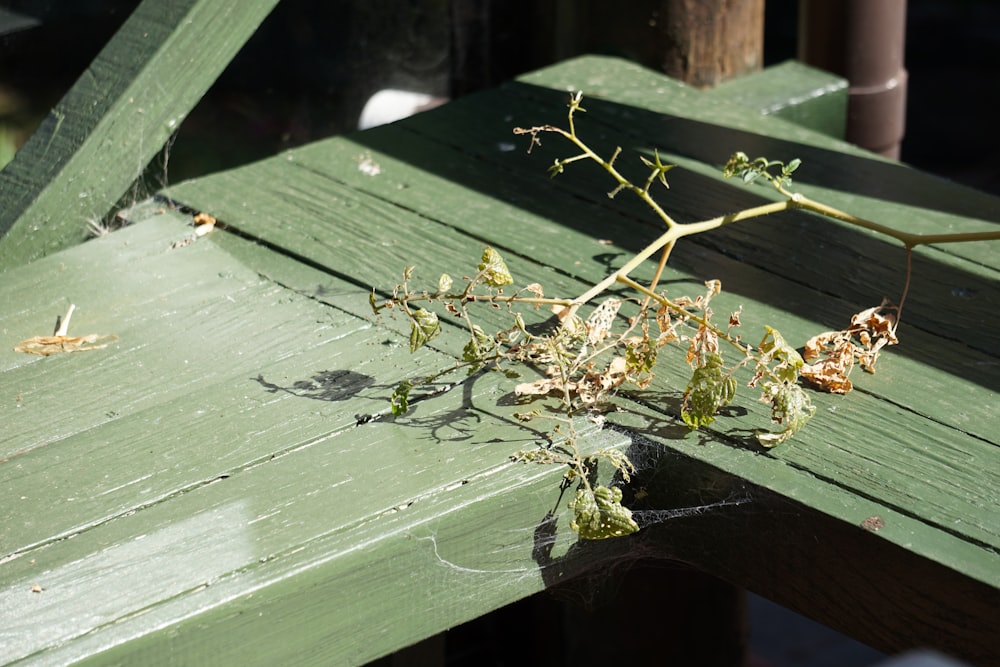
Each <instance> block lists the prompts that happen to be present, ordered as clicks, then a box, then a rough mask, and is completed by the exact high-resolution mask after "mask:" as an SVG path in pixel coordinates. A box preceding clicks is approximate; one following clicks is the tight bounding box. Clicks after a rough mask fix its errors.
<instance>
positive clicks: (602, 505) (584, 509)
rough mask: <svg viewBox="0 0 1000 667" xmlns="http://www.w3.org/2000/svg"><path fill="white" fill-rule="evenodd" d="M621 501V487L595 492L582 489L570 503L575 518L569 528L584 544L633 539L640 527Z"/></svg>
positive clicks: (584, 487) (600, 487)
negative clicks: (589, 541) (625, 537)
mask: <svg viewBox="0 0 1000 667" xmlns="http://www.w3.org/2000/svg"><path fill="white" fill-rule="evenodd" d="M621 501H622V491H621V489H619V488H617V487H614V488H608V487H606V486H598V487H597V488H595V489H594V490H593V492H591V490H590V489H589V488H587V486H586V485H583V486H580V487H579V488H578V489H577V490H576V496H575V497H574V498H573V500H571V501H570V503H569V508H570V509H571V510H572V511H573V514H574V518H573V520H572V521H570V523H569V527H570V528H572V529H573V530H575V531H576V532H577V533H579V535H580V539H583V540H603V539H606V538H609V537H622V536H625V535H631V534H632V533H634V532H636V531H638V530H639V525H638V524H637V523H636V522H635V521H634V520H633V519H632V511H631V510H629V509H628V508H627V507H623V506H622V504H621Z"/></svg>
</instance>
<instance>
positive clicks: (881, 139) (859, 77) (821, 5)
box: [798, 0, 907, 159]
mask: <svg viewBox="0 0 1000 667" xmlns="http://www.w3.org/2000/svg"><path fill="white" fill-rule="evenodd" d="M798 42H799V46H798V58H799V60H801V61H802V62H804V63H806V64H808V65H812V66H814V67H818V68H820V69H825V70H827V71H829V72H833V73H834V74H837V75H839V76H842V77H844V78H845V79H847V80H848V82H849V86H850V88H849V98H848V107H847V140H848V141H849V142H851V143H853V144H856V145H858V146H861V147H863V148H867V149H868V150H871V151H874V152H876V153H880V154H881V155H884V156H886V157H889V158H893V159H899V152H900V145H901V143H902V140H903V135H904V133H905V127H906V83H907V72H906V69H905V67H904V66H903V51H904V48H905V44H906V0H799V38H798Z"/></svg>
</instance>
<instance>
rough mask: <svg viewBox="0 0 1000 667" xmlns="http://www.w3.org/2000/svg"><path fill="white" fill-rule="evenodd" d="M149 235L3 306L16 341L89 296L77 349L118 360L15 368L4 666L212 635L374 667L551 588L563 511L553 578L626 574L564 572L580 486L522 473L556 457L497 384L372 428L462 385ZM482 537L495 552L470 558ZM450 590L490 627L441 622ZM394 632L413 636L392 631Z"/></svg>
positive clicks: (579, 565) (76, 261)
mask: <svg viewBox="0 0 1000 667" xmlns="http://www.w3.org/2000/svg"><path fill="white" fill-rule="evenodd" d="M154 215H155V217H154V218H153V219H151V220H147V221H145V222H143V223H142V224H139V225H136V226H134V227H131V228H129V229H126V230H123V231H121V232H118V233H115V234H113V235H110V236H108V237H106V238H104V239H101V240H98V241H94V242H91V243H88V244H86V245H84V246H81V247H79V248H77V249H74V250H72V251H69V252H63V253H59V254H58V255H57V256H53V257H51V258H47V259H43V260H40V261H37V262H34V263H32V265H30V266H28V267H23V268H22V269H19V270H16V271H13V272H11V273H10V274H9V278H10V280H9V281H7V282H5V284H4V294H5V298H6V297H7V296H11V295H14V294H17V295H19V296H20V297H21V298H20V299H19V303H21V304H22V308H21V309H20V310H19V311H18V312H17V313H15V314H14V315H12V316H9V317H5V318H4V320H3V322H2V323H0V331H3V332H4V333H5V336H7V337H13V338H17V337H19V336H22V335H25V332H27V333H28V334H30V333H31V332H34V331H36V330H35V329H33V328H32V327H33V326H34V324H33V322H34V321H37V320H39V319H40V320H42V321H44V324H45V326H48V324H49V319H50V318H49V317H48V316H47V313H48V312H49V311H50V309H52V308H54V307H56V306H60V307H61V306H62V305H63V304H62V302H63V301H64V300H65V298H66V297H65V296H64V295H65V294H66V293H67V291H81V292H83V293H84V296H86V297H87V298H86V300H84V299H76V300H77V301H79V303H78V306H79V315H77V317H76V318H75V320H74V321H75V322H76V324H75V325H74V328H75V327H76V326H80V327H85V328H86V330H87V331H90V330H91V329H94V330H98V331H113V332H114V333H116V334H117V335H118V336H119V341H118V343H117V344H115V345H114V346H112V347H111V348H109V349H107V350H100V351H94V352H89V353H79V354H76V355H65V356H63V357H50V358H35V357H28V356H26V355H18V354H17V353H14V352H13V351H11V349H10V348H9V347H6V348H5V349H4V350H2V351H0V358H2V359H3V369H4V370H3V384H2V386H3V387H4V388H5V392H4V393H5V394H6V399H9V400H4V401H2V406H0V411H2V413H3V423H4V425H5V431H4V434H3V437H2V439H0V441H2V448H3V452H4V455H3V457H2V459H0V479H2V486H3V488H4V489H5V495H6V497H7V498H9V499H10V500H11V502H5V503H3V506H2V507H3V509H2V512H3V520H2V521H0V526H2V529H0V544H2V545H3V555H2V556H0V567H2V568H3V570H2V571H3V581H4V582H5V584H4V586H3V588H2V590H0V598H2V600H3V603H2V604H0V616H2V622H0V628H2V630H0V646H3V647H4V653H3V654H4V656H5V659H18V658H29V659H30V660H31V661H32V662H34V663H37V664H65V663H67V662H72V661H74V660H77V659H82V658H86V657H88V656H92V655H94V654H100V653H101V652H103V651H105V650H108V649H110V648H111V647H113V646H116V645H119V644H122V643H123V642H124V645H122V646H121V647H119V648H118V649H115V650H114V651H111V652H110V653H108V654H107V655H98V656H97V657H96V658H95V660H96V664H101V663H102V662H103V661H104V660H108V661H112V662H113V661H115V660H119V659H123V658H121V656H122V655H125V656H127V659H126V661H132V660H133V659H137V660H140V661H145V660H146V658H147V657H148V656H149V655H150V654H155V655H157V656H158V657H157V660H161V661H162V660H167V659H177V660H180V661H182V662H191V661H197V659H198V657H199V656H203V655H204V650H205V644H204V642H205V640H206V636H205V635H204V627H205V623H206V622H207V623H208V624H209V626H210V627H213V628H215V630H214V637H215V639H214V640H212V643H213V644H214V645H215V647H214V648H213V652H214V654H216V655H227V656H229V657H232V658H233V659H236V658H247V657H249V658H248V659H252V660H251V662H257V663H261V662H262V661H264V662H266V661H267V660H265V659H264V658H265V657H266V658H268V660H269V659H270V658H272V657H273V658H274V660H276V661H278V662H283V663H286V664H287V663H288V662H297V661H299V660H301V658H302V653H301V652H300V651H302V650H303V647H306V648H305V649H304V650H306V651H308V652H309V653H310V654H318V655H321V656H322V657H323V659H324V660H325V659H329V660H330V661H332V662H335V663H343V662H349V663H358V662H364V661H366V660H370V659H373V658H376V657H378V656H379V655H382V654H384V653H387V652H389V651H391V650H393V649H395V648H398V647H401V646H404V645H406V644H408V643H412V642H413V641H416V640H417V639H419V638H421V637H423V636H426V635H429V634H432V633H433V632H437V631H440V630H441V629H442V628H443V627H447V626H450V625H454V624H457V623H460V622H462V621H465V620H469V619H470V618H472V617H473V616H475V615H478V614H480V613H484V612H485V611H487V610H488V609H491V608H495V607H498V606H500V605H503V604H506V603H508V602H511V601H513V600H515V599H518V598H521V597H524V596H525V595H528V594H530V593H533V592H535V591H538V590H541V588H542V587H544V586H545V577H543V576H542V575H541V574H540V570H539V567H540V564H539V562H538V561H537V559H538V558H539V557H540V556H538V555H537V554H535V555H533V552H532V544H533V542H534V540H535V539H536V537H535V530H536V528H537V524H538V522H539V521H541V520H543V518H544V517H545V515H546V513H547V512H548V511H549V510H552V509H553V507H556V516H557V518H556V520H557V521H558V522H561V524H562V526H563V527H562V529H561V530H560V531H559V532H558V533H557V534H556V535H554V536H553V541H552V542H551V543H547V544H546V553H547V554H548V555H547V556H546V558H550V559H552V562H551V564H550V563H548V561H546V562H545V563H542V564H541V565H542V566H543V567H550V566H551V573H552V575H553V576H561V575H565V576H569V575H571V574H572V573H573V572H578V571H581V570H582V569H584V568H586V567H588V566H589V565H591V564H593V563H596V562H599V561H600V560H601V559H603V558H606V557H609V556H608V554H609V553H615V551H616V550H615V549H612V550H611V551H609V552H607V553H603V555H602V554H601V553H598V554H590V555H585V557H584V558H582V559H565V558H563V556H565V554H566V553H567V552H568V551H569V549H570V547H571V546H572V544H573V543H574V541H575V540H574V537H573V533H572V531H569V530H568V529H566V528H565V523H566V522H567V521H568V519H567V518H565V514H566V512H567V510H566V509H565V506H564V503H560V502H559V496H560V493H559V489H558V486H559V484H558V481H559V477H560V476H561V474H562V471H561V470H558V469H555V468H549V469H546V468H543V467H525V466H523V465H514V464H511V463H509V462H508V461H507V457H508V456H509V454H510V453H512V452H513V451H514V450H515V449H518V448H524V447H530V446H531V445H532V441H533V437H537V434H536V435H535V436H532V434H531V433H530V432H529V433H526V432H525V431H523V430H522V429H520V428H518V427H516V426H514V423H513V420H512V418H511V417H510V413H511V412H512V411H514V410H516V409H517V407H516V406H508V407H506V408H503V409H501V410H500V411H499V412H497V411H496V405H495V400H496V395H497V391H498V388H497V386H496V382H495V379H493V378H491V377H487V378H483V379H482V380H479V381H477V382H476V383H475V384H472V385H468V386H467V387H466V389H465V390H464V391H456V392H452V393H450V394H448V395H446V396H442V397H439V398H437V399H435V400H434V401H433V402H431V403H428V404H427V405H426V407H425V406H424V405H422V404H417V405H415V406H414V407H415V410H414V412H413V413H412V414H411V415H410V416H408V417H407V418H405V419H399V420H394V421H380V420H376V421H373V422H371V423H369V424H367V425H359V424H358V421H359V418H358V415H359V413H375V414H379V413H382V414H384V413H385V412H386V408H387V396H388V392H389V391H391V387H392V386H394V385H395V384H396V383H397V382H398V381H399V379H400V378H401V377H405V376H406V374H408V373H412V372H413V371H414V370H415V369H416V368H421V367H422V368H427V367H428V365H434V364H438V365H444V364H445V363H447V361H446V360H445V359H440V358H441V357H442V355H441V354H440V353H437V352H434V351H433V350H431V349H428V350H426V351H425V352H424V353H423V354H421V355H419V357H418V358H417V359H412V358H411V355H410V354H409V352H408V351H407V350H406V349H405V347H404V346H402V345H399V344H398V343H394V344H392V345H389V346H387V345H385V344H384V343H385V340H386V336H387V334H388V335H390V336H391V335H392V333H391V332H390V331H387V330H386V329H385V328H382V327H379V328H375V327H372V326H371V325H370V323H368V322H367V321H365V320H363V319H361V318H359V317H357V316H354V315H351V314H349V313H346V312H344V311H343V310H339V309H336V308H330V307H329V306H326V305H324V304H323V303H322V302H320V301H319V300H317V299H315V298H308V297H306V296H302V295H299V294H297V293H295V292H293V291H289V290H287V289H283V288H280V287H278V286H276V285H275V284H274V283H273V282H270V281H267V280H263V279H261V278H260V277H259V275H258V274H257V273H256V272H255V271H252V270H248V269H247V268H246V267H245V266H243V265H242V264H241V263H240V262H237V261H234V260H233V259H232V257H231V256H229V255H228V254H227V253H224V252H221V251H219V249H218V248H217V247H216V246H215V245H214V243H213V241H212V238H211V237H208V238H203V239H201V240H199V241H197V242H195V243H192V244H190V245H182V246H180V247H174V244H176V243H178V242H183V241H184V240H185V239H188V238H190V227H188V226H186V225H185V219H184V218H183V217H180V216H178V215H177V214H174V213H166V214H154ZM216 234H221V232H216ZM306 273H308V274H309V278H310V279H311V280H322V281H323V282H324V284H325V286H326V288H327V289H328V290H329V291H330V292H332V293H334V294H337V293H338V292H339V291H340V288H343V287H344V285H343V284H338V282H337V281H336V280H335V279H331V277H330V276H329V274H320V273H319V272H317V271H315V270H308V269H306ZM51 276H56V277H57V280H52V279H51ZM314 284H315V283H314ZM108 285H120V286H126V285H127V286H130V288H129V289H105V290H100V289H97V288H98V287H99V286H108ZM31 286H37V288H36V289H31ZM346 287H347V288H348V289H350V290H351V294H352V298H354V299H357V301H359V302H360V303H364V302H365V301H366V295H365V293H364V292H363V291H360V290H355V289H353V286H351V285H347V286H346ZM8 289H9V290H11V291H10V292H7V291H6V290H8ZM75 296H80V295H79V294H77V295H75ZM75 296H74V298H75ZM82 331H83V330H81V333H82ZM399 338H401V337H400V336H399V335H398V334H397V335H396V339H397V340H399ZM265 341H267V342H266V343H265ZM435 357H438V358H439V359H440V360H439V361H435V360H434V358H435ZM414 363H416V364H418V366H414ZM376 367H377V368H376ZM348 369H349V370H350V373H351V374H353V375H352V380H351V382H353V385H351V384H348V385H347V386H344V382H343V378H344V375H345V371H347V370H348ZM369 380H370V381H371V382H372V383H371V384H369ZM376 380H377V381H376ZM80 387H86V388H87V390H86V391H85V392H81V390H80ZM15 393H16V397H15V395H14V394H15ZM504 433H506V435H502V434H504ZM590 442H592V444H593V446H598V445H600V446H606V445H614V444H616V442H620V443H623V444H624V443H625V442H626V441H625V440H623V439H622V438H621V436H618V435H616V434H614V433H613V432H607V433H601V434H595V436H594V438H593V439H592V440H591V441H590ZM442 457H445V458H447V459H448V460H449V461H451V462H450V463H449V464H448V465H442V464H441V460H442ZM457 510H461V511H457ZM484 523H487V524H489V525H490V532H491V533H492V536H491V537H489V538H486V540H485V541H483V539H482V538H480V539H477V540H476V542H475V543H470V542H469V541H468V539H467V536H468V535H470V534H474V533H475V532H476V531H478V530H479V529H481V527H482V526H483V524H484ZM485 544H492V545H493V546H491V547H489V549H487V550H485V551H484V550H483V549H482V547H483V545H485ZM512 546H513V548H512ZM622 546H624V545H622ZM616 549H620V547H617V548H616ZM151 565H152V567H151ZM421 573H422V574H421ZM498 574H503V575H516V576H497V575H498ZM372 577H374V578H375V579H374V580H375V581H376V582H380V581H384V582H386V585H385V588H383V589H382V594H381V595H382V598H383V600H384V604H381V603H376V602H375V600H374V598H373V597H372V596H373V595H375V596H376V597H377V596H378V595H379V593H378V590H377V589H375V590H373V589H372V587H371V583H372ZM36 583H37V584H38V585H39V586H41V588H42V589H43V590H42V592H41V593H35V592H32V586H33V585H34V584H36ZM323 588H325V589H327V590H326V592H325V593H323V594H321V595H314V593H316V592H317V591H319V590H320V589H323ZM360 591H364V593H363V594H360V593H359V592H360ZM456 592H459V593H461V595H469V596H471V595H473V594H474V595H475V596H476V599H477V600H478V603H477V604H476V605H474V606H471V605H467V604H454V603H450V604H444V605H442V604H440V603H439V600H440V599H442V597H444V598H445V599H451V596H453V595H455V594H456ZM400 595H403V596H404V598H405V600H403V599H401V598H400ZM303 596H306V597H308V599H309V600H310V602H309V603H308V604H304V598H303ZM246 605H249V607H247V606H246ZM249 608H252V609H253V610H254V613H253V614H251V615H249V616H246V617H244V616H243V615H242V614H243V610H244V609H249ZM400 609H405V610H409V611H408V612H407V614H408V616H409V617H410V618H411V621H410V622H406V623H404V622H398V621H392V620H391V619H393V618H395V617H396V616H394V614H395V613H397V612H398V611H399V610H400ZM189 617H190V618H192V622H191V623H190V624H188V623H187V621H185V619H188V618H189ZM29 618H30V619H31V623H30V625H24V624H23V623H24V621H25V620H26V619H29ZM276 619H282V622H281V623H276V622H275V621H276ZM248 620H249V621H251V622H249V623H247V622H246V621H248ZM288 621H293V625H294V626H295V627H296V628H297V630H296V632H298V633H300V634H299V635H298V637H299V639H294V638H292V636H291V635H289V634H288V633H287V629H288V627H286V626H284V623H286V622H288ZM359 621H360V622H359ZM262 624H263V625H262ZM164 627H169V628H171V629H170V630H169V631H166V634H160V629H161V628H164ZM265 627H270V628H274V629H275V630H277V629H278V628H279V627H281V630H279V633H280V636H281V637H282V638H283V641H276V635H274V634H273V633H272V632H262V629H263V628H265ZM178 633H179V634H178ZM166 636H169V637H170V641H169V643H170V645H171V647H172V648H171V653H170V654H169V655H168V654H166V653H164V652H163V649H162V645H160V644H159V643H157V642H159V641H160V640H161V639H162V638H163V637H166ZM140 637H143V639H141V640H138V641H131V640H133V639H137V638H140ZM317 637H326V638H327V639H326V641H323V642H319V643H314V642H315V641H316V638H317ZM146 651H149V652H151V653H146ZM317 651H318V653H316V652H317Z"/></svg>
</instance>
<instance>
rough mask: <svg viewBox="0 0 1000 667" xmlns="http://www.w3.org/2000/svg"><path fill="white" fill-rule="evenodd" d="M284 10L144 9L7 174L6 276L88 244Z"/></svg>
mask: <svg viewBox="0 0 1000 667" xmlns="http://www.w3.org/2000/svg"><path fill="white" fill-rule="evenodd" d="M276 4H277V0H252V2H232V1H229V2H221V3H220V2H210V1H207V0H183V1H181V2H170V3H163V2H158V1H157V0H147V1H146V2H143V3H142V4H141V5H140V6H139V7H138V8H137V9H136V10H135V12H134V13H133V14H132V16H130V17H129V19H128V20H126V22H125V24H124V25H123V26H122V27H121V28H120V29H119V31H118V33H117V34H116V35H115V37H114V38H113V39H112V40H111V42H109V43H108V45H107V46H106V47H105V48H104V49H103V50H102V51H101V53H100V54H99V55H98V56H97V58H96V59H95V60H94V62H93V63H92V64H91V65H90V67H89V68H88V69H87V71H86V72H85V73H84V74H83V76H81V77H80V80H79V81H77V83H76V84H75V85H74V86H73V88H72V89H71V90H70V91H69V92H68V93H67V94H66V96H65V97H63V99H62V100H61V101H60V102H59V103H58V104H57V105H56V107H55V108H54V109H53V110H52V111H51V112H50V113H49V115H48V116H47V117H46V118H45V120H44V121H42V124H41V126H40V127H39V129H38V130H37V131H36V132H35V134H34V135H33V136H32V138H31V139H30V140H29V141H28V142H27V144H25V146H24V147H23V148H22V149H21V150H20V151H19V152H18V153H17V155H16V156H15V158H14V160H13V161H12V162H11V163H10V164H8V165H7V166H6V167H5V168H4V169H3V171H2V172H0V271H5V270H7V269H10V268H12V267H15V266H20V265H22V264H25V263H27V262H30V261H32V260H34V259H37V258H38V257H42V256H44V255H47V254H51V253H53V252H55V251H56V250H59V249H60V248H65V247H67V246H71V245H74V244H76V243H80V242H81V241H82V240H83V239H84V238H85V236H86V226H85V225H86V222H87V221H88V220H101V219H102V218H104V217H105V216H106V215H108V213H109V212H110V211H111V208H112V207H113V206H114V205H115V203H116V202H117V201H118V200H119V199H120V198H121V197H122V196H123V195H124V194H125V193H126V191H127V190H128V188H129V187H130V186H131V185H132V183H133V182H134V181H136V180H137V179H138V178H139V177H140V176H141V175H142V173H143V170H144V169H145V167H146V165H147V164H148V163H149V161H150V160H151V159H152V157H153V156H154V155H156V154H157V153H158V152H159V151H160V149H161V148H162V147H163V145H164V143H165V142H166V141H167V139H168V138H169V137H170V135H171V134H173V133H174V132H175V131H176V130H177V128H178V127H180V124H181V122H182V121H183V120H184V117H185V116H186V115H187V113H188V112H189V111H190V110H191V108H193V107H194V105H195V104H196V103H197V102H198V100H199V99H201V96H202V95H203V94H204V93H205V91H206V90H208V87H209V86H211V85H212V83H213V82H214V81H215V79H216V77H217V76H218V75H219V74H220V73H221V72H222V70H223V68H225V67H226V65H228V64H229V61H230V60H231V59H232V57H233V56H234V55H235V54H236V52H237V51H238V50H239V49H240V47H241V46H242V45H243V44H244V42H246V40H247V39H249V37H250V35H252V34H253V32H254V31H255V30H256V29H257V26H258V25H259V24H260V22H261V21H263V20H264V18H265V17H266V16H267V14H268V13H269V12H270V11H271V9H273V8H274V6H275V5H276Z"/></svg>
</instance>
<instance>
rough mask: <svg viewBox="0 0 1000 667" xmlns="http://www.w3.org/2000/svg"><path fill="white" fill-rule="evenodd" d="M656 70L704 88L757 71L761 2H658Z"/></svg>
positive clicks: (760, 50)
mask: <svg viewBox="0 0 1000 667" xmlns="http://www.w3.org/2000/svg"><path fill="white" fill-rule="evenodd" d="M662 7H663V9H662V10H661V12H660V17H661V18H660V26H661V30H662V33H661V34H662V42H661V44H662V48H663V51H662V55H661V58H662V61H661V62H662V65H661V67H662V69H663V71H664V72H665V73H666V74H667V75H669V76H671V77H673V78H675V79H680V80H681V81H684V82H685V83H689V84H691V85H692V86H697V87H699V88H708V87H711V86H714V85H716V84H718V83H721V82H723V81H725V80H727V79H731V78H733V77H735V76H739V75H741V74H748V73H750V72H755V71H757V70H759V69H760V68H761V65H762V63H763V53H764V0H663V4H662Z"/></svg>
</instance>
